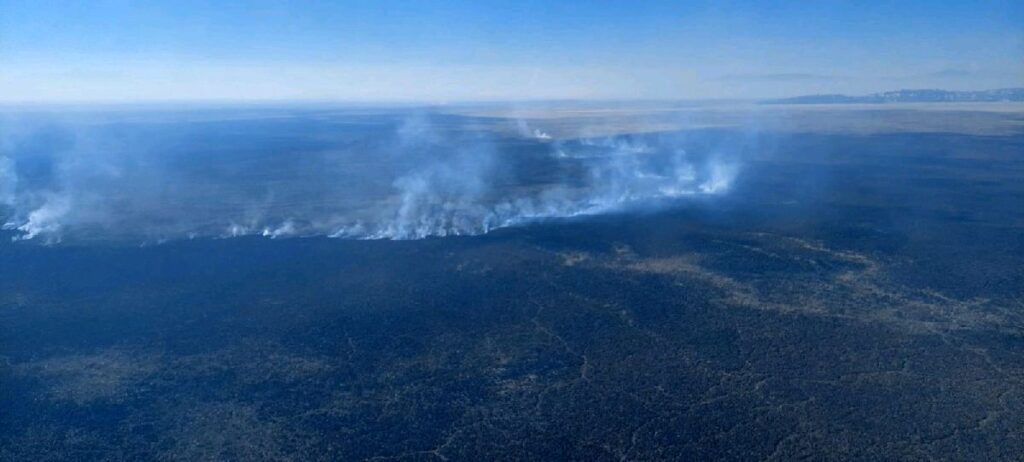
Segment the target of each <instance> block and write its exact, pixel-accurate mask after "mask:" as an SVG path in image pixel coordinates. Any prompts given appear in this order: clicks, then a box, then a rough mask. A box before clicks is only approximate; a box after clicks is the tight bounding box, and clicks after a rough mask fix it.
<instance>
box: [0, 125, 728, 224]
mask: <svg viewBox="0 0 1024 462" xmlns="http://www.w3.org/2000/svg"><path fill="white" fill-rule="evenodd" d="M343 120H347V119H343ZM359 120H362V119H359ZM398 120H399V119H397V118H395V117H392V118H385V119H384V120H383V121H379V120H376V119H373V120H371V122H372V123H371V122H367V124H366V125H358V126H357V127H356V128H353V129H348V130H347V131H345V130H344V129H340V130H342V132H343V134H341V135H339V134H337V133H335V132H334V131H332V130H339V129H338V128H337V127H338V125H337V124H327V125H322V124H316V123H312V122H307V121H305V120H302V121H301V123H299V122H295V124H296V125H295V126H292V125H289V123H290V122H291V121H286V122H279V126H278V125H275V124H274V123H266V125H261V126H260V129H259V130H257V129H253V128H251V127H248V126H246V125H244V124H242V125H241V126H236V125H231V124H227V123H225V125H226V126H227V127H228V128H231V129H233V130H234V131H233V132H227V133H230V134H231V135H230V136H229V135H226V134H225V131H224V130H225V129H224V128H223V127H222V126H221V125H217V124H213V125H211V126H210V127H209V129H206V128H202V127H200V129H198V130H199V131H193V130H197V129H194V128H192V126H191V125H184V126H179V125H175V124H174V123H169V124H167V125H166V126H160V125H157V126H153V125H146V124H142V125H141V126H140V127H137V126H131V129H127V130H126V129H124V128H123V127H121V126H116V127H113V128H104V129H97V128H95V127H84V128H83V127H81V126H76V125H73V124H72V125H70V128H67V127H64V128H60V129H56V130H54V129H52V128H48V129H46V130H42V131H39V130H35V131H33V130H29V131H27V133H28V134H27V135H25V136H21V137H14V138H15V139H13V140H12V139H7V140H4V142H3V144H2V146H5V147H6V149H7V151H9V152H7V153H6V155H4V156H3V157H0V213H3V214H5V215H4V216H0V219H2V220H3V222H4V223H6V224H5V226H4V227H5V229H7V230H9V231H12V232H13V233H14V235H13V238H14V239H21V240H30V239H34V240H40V241H42V242H58V241H61V240H62V239H65V238H67V239H72V240H77V239H86V240H88V239H112V240H117V239H129V240H141V241H144V242H163V241H166V240H169V239H181V238H198V237H235V236H245V235H260V236H265V237H270V238H280V237H289V236H315V235H324V236H331V237H338V238H349V239H419V238H426V237H433V236H438V237H440V236H453V235H475V234H481V233H486V232H488V231H491V230H493V229H496V228H502V227H507V226H514V225H521V224H525V223H530V222H533V221H537V220H544V219H552V218H566V217H574V216H579V215H589V214H600V213H607V212H611V211H619V210H628V209H630V208H633V207H647V206H651V205H652V204H654V203H658V204H661V205H666V203H667V204H668V205H671V203H674V202H677V201H680V200H686V199H684V198H685V197H689V196H700V195H716V194H722V193H724V192H726V191H727V190H728V189H729V187H730V185H731V184H732V182H733V179H734V178H735V176H736V174H737V173H738V167H739V164H738V162H736V161H735V159H730V158H729V157H728V156H725V155H723V153H720V152H702V153H698V154H697V155H694V154H691V153H690V152H688V151H687V150H686V149H684V147H683V146H681V145H679V144H680V143H679V140H678V139H676V138H672V137H659V136H616V137H602V138H597V139H589V138H583V139H557V140H556V139H552V138H551V137H550V135H548V134H547V133H544V132H543V131H541V130H538V129H532V128H530V127H527V126H525V125H524V126H523V130H521V132H522V133H521V134H520V137H519V138H511V139H510V138H506V137H502V136H499V135H498V134H497V133H496V132H493V131H487V130H481V129H476V128H474V129H466V128H465V125H466V123H465V121H464V120H450V119H445V118H442V117H438V116H436V115H434V114H429V113H424V114H419V115H414V116H402V117H401V119H400V121H398ZM395 121H398V122H397V123H395ZM47 130H49V131H47ZM122 130H126V131H122ZM133 130H134V131H133ZM178 132H180V133H178ZM126 133H128V134H126ZM168 133H170V134H168ZM175 133H178V134H175ZM278 139H282V140H283V141H276V140H278ZM319 139H329V141H328V142H324V143H319V142H316V140H319ZM311 140H312V141H311ZM274 143H277V144H276V145H275V144H274ZM268 145H272V148H268V147H267V146H268ZM725 154H727V153H725Z"/></svg>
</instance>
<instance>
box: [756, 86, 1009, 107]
mask: <svg viewBox="0 0 1024 462" xmlns="http://www.w3.org/2000/svg"><path fill="white" fill-rule="evenodd" d="M1007 101H1013V102H1024V88H1001V89H998V90H982V91H948V90H934V89H925V90H896V91H887V92H882V93H872V94H870V95H864V96H848V95H838V94H832V95H805V96H797V97H793V98H780V99H771V100H766V101H762V103H763V104H843V103H868V104H882V103H969V102H1007Z"/></svg>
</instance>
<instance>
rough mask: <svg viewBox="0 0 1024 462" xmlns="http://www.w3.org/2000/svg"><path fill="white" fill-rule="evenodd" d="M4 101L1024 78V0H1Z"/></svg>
mask: <svg viewBox="0 0 1024 462" xmlns="http://www.w3.org/2000/svg"><path fill="white" fill-rule="evenodd" d="M0 12H2V14H0V56H2V57H3V61H4V65H3V67H2V69H0V104H10V103H133V102H143V103H145V102H250V101H251V102H278V101H283V102H288V101H311V102H317V101H323V102H352V103H374V102H377V103H414V104H422V103H431V104H443V103H467V102H497V101H513V102H517V101H547V100H582V101H593V100H718V99H739V100H753V99H763V98H778V97H789V96H797V95H804V94H825V93H842V94H866V93H873V92H879V91H888V90H896V89H902V88H941V89H946V90H984V89H994V88H1006V87H1019V86H1021V85H1022V84H1021V82H1024V60H1022V59H1021V56H1024V26H1022V24H1024V7H1022V6H1021V4H1020V3H1017V2H1004V1H994V2H940V3H939V4H936V3H934V2H900V3H898V4H889V5H871V6H865V5H861V4H857V3H854V2H822V3H819V4H814V5H807V4H801V3H784V4H782V5H773V6H770V7H768V6H763V5H760V4H758V3H757V2H729V3H727V4H721V3H717V2H671V1H656V2H647V3H645V4H643V5H639V6H638V5H627V4H616V3H607V2H598V3H595V4H591V3H581V2H568V3H561V4H559V5H548V4H545V3H544V2H532V1H531V2H497V3H490V2H489V3H488V4H486V5H483V4H476V3H473V2H462V1H445V2H400V3H395V2H383V3H381V2H345V3H342V4H334V5H328V4H320V3H315V2H300V3H297V4H289V5H283V4H277V3H274V2H250V3H246V4H245V5H243V6H224V5H207V6H202V5H196V4H178V3H177V2H152V3H147V4H146V5H135V4H132V3H130V2H120V1H107V2H98V3H94V4H90V5H87V6H83V5H75V4H72V3H61V2H56V3H47V4H42V3H28V2H11V1H0Z"/></svg>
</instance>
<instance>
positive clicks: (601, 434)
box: [0, 108, 1024, 460]
mask: <svg viewBox="0 0 1024 462" xmlns="http://www.w3.org/2000/svg"><path fill="white" fill-rule="evenodd" d="M488 110H489V109H488ZM573 110H574V111H575V110H576V109H575V108H574V109H573ZM773 110H774V109H773ZM830 110H831V111H834V113H831V112H824V113H825V114H831V115H829V116H828V118H827V119H822V118H820V117H818V116H808V115H807V114H808V112H807V111H810V110H806V109H794V110H793V112H787V113H786V114H788V115H786V116H782V115H777V114H776V115H774V116H771V117H763V118H762V116H757V117H753V119H750V118H747V117H736V116H729V117H728V120H727V121H726V122H728V123H721V124H718V123H707V124H704V123H699V122H696V119H698V118H712V119H713V118H715V117H717V116H715V115H714V114H711V115H709V114H710V113H703V112H702V113H700V114H701V115H699V116H693V117H691V116H686V117H683V116H681V115H679V114H675V115H674V116H673V117H672V120H673V122H672V123H674V124H682V125H685V126H677V127H668V128H666V127H661V126H659V127H658V128H657V129H650V130H632V128H633V127H632V125H631V124H632V123H633V122H629V123H626V122H621V121H619V122H614V121H612V120H611V119H609V118H607V117H605V118H603V119H601V120H604V121H605V122H606V123H607V124H608V125H615V124H618V125H617V126H618V128H616V129H610V130H599V131H598V132H595V133H591V134H586V133H581V132H580V128H579V127H581V126H594V124H593V123H588V122H585V121H579V120H577V119H575V118H574V117H576V116H575V115H574V116H572V117H569V116H565V117H551V120H553V122H545V120H546V119H544V118H541V117H531V116H530V115H529V114H527V115H526V116H521V117H525V118H524V119H522V120H526V123H528V127H527V128H528V130H526V131H525V133H526V134H527V135H534V139H532V140H526V141H524V140H522V139H520V140H519V141H516V138H515V137H513V136H512V135H510V133H513V132H517V131H520V130H519V129H520V128H521V126H523V124H522V123H517V122H516V120H513V119H504V118H502V117H504V116H499V115H495V114H483V112H482V111H484V109H480V108H476V109H472V110H468V109H467V110H463V111H460V112H461V113H462V114H463V115H461V116H459V117H466V118H468V119H461V118H460V119H459V122H458V123H459V124H461V125H459V126H460V127H464V126H465V124H469V125H470V126H478V125H474V124H479V126H485V127H488V128H487V130H488V131H489V132H493V133H505V134H504V135H501V136H499V137H497V138H495V139H496V140H497V141H495V145H496V148H495V152H497V154H496V156H497V158H498V159H504V158H505V157H504V156H518V157H516V159H519V160H518V161H517V162H516V163H514V164H511V165H515V166H516V168H517V170H516V172H517V173H516V175H515V176H514V178H513V179H511V180H508V183H503V186H502V188H506V187H507V188H527V189H529V187H530V186H531V185H530V183H529V182H526V181H525V180H524V179H530V178H546V177H543V175H544V174H545V173H550V171H551V170H550V169H549V168H548V166H550V165H551V164H550V163H545V162H548V161H549V159H548V158H547V157H545V156H544V155H541V154H536V153H537V152H542V153H548V152H556V151H557V149H555V148H553V147H552V146H553V145H552V144H551V143H554V142H555V141H550V140H548V139H543V137H539V136H536V135H537V134H545V135H548V136H550V137H551V138H552V139H554V140H557V142H558V143H561V144H559V145H558V147H559V148H562V147H564V148H565V149H577V148H578V149H577V150H576V151H571V152H575V153H588V152H591V151H588V150H587V149H596V148H593V145H594V144H593V143H591V144H589V145H588V144H587V142H584V141H583V140H588V139H591V138H589V137H591V136H593V137H595V139H600V140H612V141H613V142H617V141H622V140H626V141H628V143H627V144H628V146H640V145H644V146H663V145H670V146H672V147H673V148H675V147H678V148H680V149H685V151H686V152H689V153H693V154H694V155H697V156H702V155H707V154H708V153H711V152H728V154H729V156H730V159H739V160H741V164H740V165H741V167H740V170H739V174H738V176H737V177H736V179H735V181H734V182H733V183H732V184H731V185H730V187H729V189H728V190H727V192H725V193H722V194H695V195H692V196H686V197H683V198H681V199H679V198H664V197H657V198H654V199H655V200H652V201H647V199H651V198H650V197H647V196H644V199H645V202H644V204H641V205H642V206H639V205H638V206H635V207H626V208H618V209H614V210H611V209H610V210H607V211H603V212H602V213H600V214H583V215H581V216H562V215H554V216H546V217H542V219H539V220H536V221H530V222H527V223H517V224H515V225H513V226H508V227H502V228H500V229H495V230H490V232H487V233H483V234H479V235H473V236H447V237H428V238H425V239H412V240H352V239H332V238H327V237H323V236H317V235H311V236H307V237H293V238H288V239H267V238H264V237H260V236H255V235H246V236H241V237H234V238H223V237H202V236H199V237H195V238H194V239H180V238H179V239H170V240H169V241H168V242H165V243H162V244H159V245H150V244H154V243H153V242H146V243H147V245H144V246H139V245H138V243H139V242H140V241H139V240H137V239H135V240H129V241H127V242H122V241H118V240H116V239H106V240H102V239H101V240H97V241H89V240H85V241H75V240H73V239H71V240H68V241H67V242H64V243H61V244H56V245H43V244H42V243H41V242H40V241H39V240H20V241H11V240H10V239H9V238H12V237H16V236H19V235H21V234H23V233H19V232H18V231H16V230H8V231H5V232H4V234H3V236H2V237H3V238H4V239H3V240H2V242H0V273H2V277H0V460H67V459H74V460H140V459H156V460H497V459H515V460H552V459H556V460H561V459H565V460H706V459H723V460H791V459H801V458H807V459H812V460H934V459H939V460H1015V459H1018V458H1019V457H1020V454H1024V436H1022V435H1024V133H1022V132H1021V131H1020V129H1019V127H1020V121H1021V120H1022V118H1021V115H1020V112H1019V110H1018V111H1013V110H999V111H996V110H991V111H988V110H986V111H967V112H969V113H970V115H969V116H963V117H962V116H961V115H959V114H958V113H956V112H944V111H939V110H934V111H932V112H929V111H926V110H917V109H913V110H909V109H908V110H906V111H905V112H900V111H903V110H892V111H894V112H885V115H884V116H883V117H895V118H897V119H899V120H901V121H902V122H900V124H896V125H893V126H889V128H888V129H887V128H886V127H887V126H886V125H885V124H881V123H879V122H878V118H877V117H878V114H877V113H876V112H874V111H869V110H864V109H863V108H847V109H841V110H840V109H830ZM645 111H647V112H644V115H643V117H644V120H642V121H639V122H637V121H636V120H635V119H630V120H633V121H634V122H636V123H637V124H649V123H651V121H652V120H654V119H659V120H661V119H660V118H665V117H666V116H665V115H664V114H663V113H662V112H659V111H651V110H649V109H645ZM471 112H472V113H473V114H474V115H468V114H470V113H471ZM812 114H819V113H814V112H812ZM452 117H454V116H452ZM786 117H789V119H787V118H786ZM913 117H920V120H922V121H923V122H921V123H920V124H921V125H920V126H919V128H920V129H918V130H915V129H914V126H913V120H912V118H913ZM684 120H685V121H686V123H684V122H682V121H684ZM750 120H759V121H763V123H762V122H758V123H756V124H752V122H750ZM794 120H802V121H804V122H801V123H797V122H793V121H794ZM829 121H831V123H830V122H829ZM520 122H521V120H520ZM239 124H240V125H238V126H237V127H236V128H237V129H238V130H239V131H240V132H242V133H245V132H246V131H247V130H254V129H253V127H254V125H253V124H254V122H252V121H251V120H249V121H248V122H239ZM687 124H689V125H687ZM901 124H902V125H901ZM752 125H757V129H756V130H754V129H752V128H751V126H752ZM811 125H814V126H813V127H812V126H811ZM255 126H258V127H260V130H264V132H263V133H264V134H265V133H275V132H273V130H279V131H278V132H276V133H279V134H280V136H281V137H282V139H285V140H287V139H288V136H286V135H285V134H281V133H289V130H292V129H294V130H295V132H296V133H308V132H304V131H303V129H302V128H301V127H300V128H295V127H292V126H290V125H287V124H285V125H283V126H282V125H280V124H279V123H267V124H263V123H259V124H256V125H255ZM647 126H650V125H647ZM686 126H689V127H690V128H686ZM979 126H985V127H996V128H992V129H991V130H980V129H978V128H977V127H979ZM275 127H276V128H275ZM864 127H870V129H865V128H864ZM944 127H945V128H944ZM1015 127H1016V128H1015ZM306 128H308V126H306ZM535 128H536V129H537V130H538V132H537V133H534V131H533V130H534V129H535ZM324 130H325V132H324V133H327V130H326V129H324ZM264 136H265V135H264ZM331 136H334V135H328V134H324V135H323V137H324V138H323V139H327V141H323V139H321V141H323V143H325V144H328V145H329V146H327V147H326V148H325V147H324V145H317V144H316V143H313V142H310V143H311V144H310V145H309V146H304V147H302V148H301V149H295V148H290V147H287V145H285V147H283V148H280V149H277V150H274V149H268V151H266V153H265V154H261V155H262V156H265V157H266V158H270V159H273V158H274V156H275V155H280V153H281V152H299V151H303V152H325V150H330V149H337V144H332V143H339V141H337V140H336V139H333V138H330V137H331ZM666 140H668V141H666ZM345 142H346V143H347V142H349V141H345ZM351 142H353V143H356V142H357V141H351ZM212 143H213V145H215V146H220V145H219V144H217V142H215V141H214V142H212ZM224 143H225V144H224V145H225V146H226V143H227V142H224ZM574 143H575V144H574ZM612 145H615V146H619V144H615V143H612ZM588 146H589V147H588ZM584 148H586V149H584ZM232 149H235V150H233V151H231V152H230V153H229V154H225V155H227V156H228V158H229V159H230V160H231V162H232V163H225V164H223V165H237V164H234V163H233V162H244V161H245V156H244V155H243V153H244V152H247V150H251V149H254V148H253V147H252V146H243V147H242V148H237V147H236V148H232ZM331 152H333V151H331ZM531 153H534V154H531ZM232 156H237V157H232ZM581 156H582V155H581ZM210 162H211V163H213V165H214V166H217V165H221V164H217V163H216V162H214V161H210ZM278 165H280V164H278ZM284 165H286V166H290V167H291V166H294V165H293V164H290V163H285V164H284ZM318 165H319V164H318ZM503 165H504V164H503ZM339 170H341V171H345V168H339ZM222 171H223V172H227V170H222ZM248 171H249V172H254V173H252V174H253V175H254V176H258V174H260V173H265V171H264V170H258V169H257V170H248ZM280 171H281V172H283V173H282V175H287V174H288V173H289V172H291V173H294V172H295V171H289V170H280ZM638 171H640V172H641V173H643V172H645V171H644V170H638ZM229 176H230V175H229ZM200 178H207V177H202V176H200ZM233 178H234V177H233ZM247 178H248V177H247ZM307 178H308V177H307ZM488 178H490V177H488ZM500 178H506V179H507V178H510V177H500ZM250 179H251V178H250ZM252 181H254V183H255V182H258V181H261V180H258V179H256V180H252ZM537 181H538V182H541V180H537ZM544 181H555V180H552V179H551V178H546V179H545V180H544ZM559 181H561V180H559ZM200 184H204V183H201V182H200ZM296 184H298V183H296ZM386 186H387V185H384V186H381V187H382V188H385V189H386ZM534 187H536V186H535V185H534ZM242 189H244V188H242ZM314 190H315V191H321V192H322V191H325V190H328V189H323V188H321V189H314ZM501 190H502V191H505V189H501ZM330 191H334V190H333V189H330ZM296 194H297V195H296V196H295V197H299V195H298V193H296ZM277 197H280V196H277ZM289 200H298V199H289ZM666 200H667V203H666V202H665V201H666ZM287 203H288V202H287V201H285V202H282V204H287ZM279 205H280V206H281V207H282V208H285V209H287V207H285V206H284V205H281V204H276V203H275V206H279ZM299 206H301V207H311V208H312V209H315V208H316V207H315V206H310V205H309V202H303V201H300V203H299ZM323 208H325V209H331V210H336V208H335V205H334V204H333V203H332V204H329V206H324V207H323ZM256 234H258V233H256ZM314 234H315V233H314ZM119 237H120V236H119ZM133 238H134V237H133Z"/></svg>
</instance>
